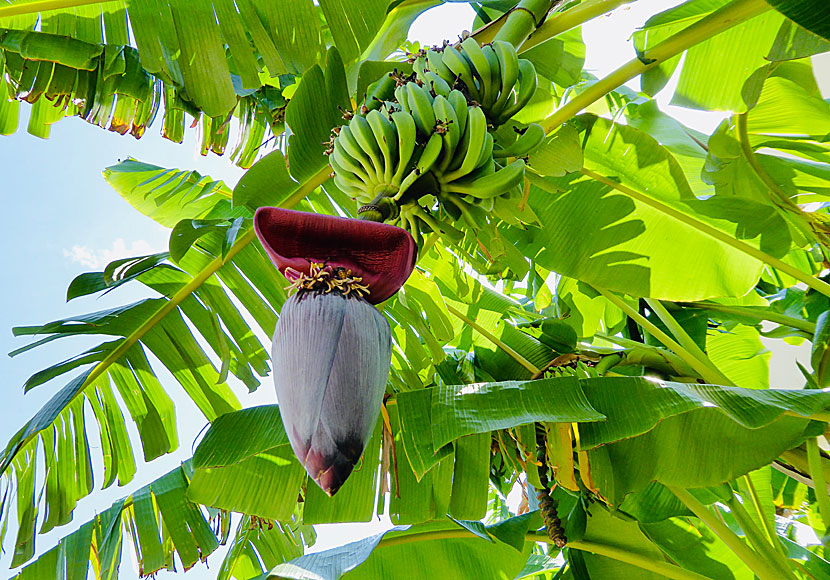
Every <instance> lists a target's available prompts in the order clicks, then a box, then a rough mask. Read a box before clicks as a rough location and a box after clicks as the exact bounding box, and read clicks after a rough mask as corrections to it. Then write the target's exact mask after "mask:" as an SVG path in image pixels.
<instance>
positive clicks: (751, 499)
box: [737, 474, 787, 557]
mask: <svg viewBox="0 0 830 580" xmlns="http://www.w3.org/2000/svg"><path fill="white" fill-rule="evenodd" d="M737 483H738V489H739V490H740V492H741V497H743V499H744V503H745V504H747V505H750V506H752V511H753V512H755V515H756V516H757V517H756V519H757V520H758V521H759V522H761V528H762V529H763V531H764V535H765V536H766V538H767V540H768V541H769V543H770V544H771V545H772V546H773V547H775V549H776V550H777V551H778V553H779V554H781V555H782V556H784V557H786V556H787V552H786V549H785V548H784V546H783V545H781V542H779V541H778V534H777V533H776V531H775V527H774V525H772V524H771V523H770V521H769V520H768V518H766V517H765V516H764V508H763V506H762V505H761V498H760V497H759V496H758V492H757V490H756V489H755V483H753V481H752V478H751V477H749V474H747V475H742V476H741V477H739V478H738V480H737ZM747 511H749V510H747Z"/></svg>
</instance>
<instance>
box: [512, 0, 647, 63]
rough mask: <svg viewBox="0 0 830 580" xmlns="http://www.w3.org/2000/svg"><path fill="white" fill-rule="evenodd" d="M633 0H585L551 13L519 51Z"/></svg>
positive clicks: (537, 44) (528, 48) (633, 0)
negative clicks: (561, 10) (566, 8)
mask: <svg viewBox="0 0 830 580" xmlns="http://www.w3.org/2000/svg"><path fill="white" fill-rule="evenodd" d="M635 1H636V0H587V1H586V2H582V3H581V4H577V5H576V6H574V7H573V8H571V9H569V10H565V11H564V12H558V13H557V14H554V15H551V16H550V17H548V19H547V20H545V21H544V22H543V23H542V25H541V26H540V27H539V28H537V29H536V31H535V32H533V33H532V34H531V35H530V38H528V39H527V40H526V41H525V43H524V44H523V45H522V50H521V52H524V51H527V50H530V49H531V48H533V47H534V46H539V45H540V44H542V43H543V42H546V41H548V40H550V39H551V38H553V37H554V36H558V35H560V34H562V33H563V32H567V31H568V30H571V29H572V28H576V27H577V26H581V25H583V24H585V23H586V22H588V21H589V20H593V19H594V18H596V17H597V16H602V15H603V14H606V13H607V12H611V11H612V10H614V9H615V8H618V7H620V6H622V5H623V4H630V3H631V2H635Z"/></svg>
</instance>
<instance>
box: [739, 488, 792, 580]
mask: <svg viewBox="0 0 830 580" xmlns="http://www.w3.org/2000/svg"><path fill="white" fill-rule="evenodd" d="M745 499H749V498H745ZM726 505H727V506H728V507H729V510H730V511H731V512H732V515H733V516H734V517H735V521H737V522H738V525H739V526H741V529H742V530H743V531H744V535H745V536H746V537H747V539H748V540H749V543H750V544H752V546H753V548H755V551H756V552H757V553H758V554H763V555H765V556H766V557H767V560H768V561H769V562H770V564H772V565H774V566H775V567H776V568H778V569H779V571H780V573H781V575H780V577H781V578H786V579H787V580H796V577H795V576H794V575H793V572H792V570H791V569H790V567H789V564H787V561H786V560H785V559H784V557H783V556H782V555H781V554H780V553H779V552H778V551H777V550H776V549H775V548H774V546H773V545H772V544H771V543H770V542H769V541H767V538H766V537H764V534H763V533H762V532H761V530H760V529H759V528H758V526H756V525H755V522H754V521H753V520H752V517H751V516H750V515H749V512H748V511H747V510H746V508H745V507H744V506H743V505H742V504H741V502H739V501H738V500H737V498H736V497H735V496H734V494H733V495H732V498H731V499H730V500H729V501H728V502H726ZM775 541H776V542H777V540H775Z"/></svg>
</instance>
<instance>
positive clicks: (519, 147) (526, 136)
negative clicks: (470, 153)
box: [493, 123, 545, 159]
mask: <svg viewBox="0 0 830 580" xmlns="http://www.w3.org/2000/svg"><path fill="white" fill-rule="evenodd" d="M544 140H545V130H544V129H543V128H542V126H541V125H539V124H537V123H531V124H530V125H528V126H527V127H525V129H524V132H523V133H521V134H520V135H519V137H518V138H517V139H516V140H515V141H514V142H513V143H511V144H510V145H508V146H507V147H505V148H503V149H494V150H493V157H495V158H496V159H503V158H505V157H524V156H525V155H527V154H528V153H530V152H531V151H533V150H534V149H536V148H537V147H538V146H539V145H540V144H541V143H542V141H544Z"/></svg>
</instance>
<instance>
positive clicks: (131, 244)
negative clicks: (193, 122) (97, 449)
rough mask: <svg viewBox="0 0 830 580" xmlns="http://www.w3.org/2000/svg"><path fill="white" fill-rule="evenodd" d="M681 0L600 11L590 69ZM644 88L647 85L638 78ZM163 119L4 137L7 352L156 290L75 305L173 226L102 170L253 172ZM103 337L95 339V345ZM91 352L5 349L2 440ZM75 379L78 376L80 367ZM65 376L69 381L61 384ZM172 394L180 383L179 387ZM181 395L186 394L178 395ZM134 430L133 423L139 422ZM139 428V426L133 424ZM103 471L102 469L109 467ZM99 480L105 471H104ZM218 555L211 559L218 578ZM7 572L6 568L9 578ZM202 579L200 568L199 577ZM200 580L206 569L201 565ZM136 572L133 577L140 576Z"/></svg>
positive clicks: (451, 15) (443, 12)
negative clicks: (133, 132) (33, 381)
mask: <svg viewBox="0 0 830 580" xmlns="http://www.w3.org/2000/svg"><path fill="white" fill-rule="evenodd" d="M669 4H673V2H665V1H664V0H663V1H660V0H641V2H637V3H636V4H634V5H633V6H632V7H629V8H623V9H620V10H617V11H615V13H614V15H613V16H611V17H606V18H601V19H599V20H598V21H597V22H595V23H593V24H591V25H589V26H586V27H585V31H584V35H585V40H586V43H587V44H588V64H587V68H588V69H589V70H592V72H594V74H597V75H598V76H602V75H603V74H606V73H607V72H609V71H610V70H613V69H614V68H616V67H617V66H619V65H621V64H623V63H624V62H626V61H627V60H629V59H630V58H633V56H634V51H633V47H632V46H631V43H630V42H629V41H628V38H627V36H628V34H630V32H632V31H633V29H634V27H635V26H637V25H640V24H642V23H643V22H644V20H645V18H646V16H647V15H648V14H649V13H650V12H652V11H656V10H658V9H659V7H665V6H666V5H669ZM471 22H472V12H471V10H470V9H469V7H467V6H466V5H463V4H448V5H445V6H444V7H442V8H441V9H440V10H433V11H430V13H428V15H427V16H425V17H423V18H421V19H420V20H419V21H418V22H416V25H415V26H414V27H413V30H412V33H411V37H412V38H413V39H418V40H421V41H422V42H423V43H425V44H433V43H439V42H440V41H441V40H442V39H443V38H454V37H455V36H456V35H457V34H459V33H460V31H461V30H463V29H469V28H470V27H471ZM635 88H636V86H635ZM22 109H23V110H24V113H23V115H22V118H21V125H22V126H25V122H26V120H27V116H28V106H27V105H25V104H24V105H23V107H22ZM684 120H685V122H687V123H689V124H694V125H696V126H698V127H699V128H700V129H701V130H704V131H707V132H708V131H710V130H711V128H712V127H714V125H715V124H716V123H717V121H718V119H717V118H711V117H704V116H701V115H696V114H693V113H684ZM159 125H160V124H159V123H158V122H157V123H156V125H154V126H153V127H151V128H150V129H149V130H148V131H147V135H146V136H145V137H143V138H142V139H141V140H135V139H133V138H132V137H122V136H120V135H118V134H116V133H110V132H107V131H104V130H102V129H99V128H98V127H95V126H92V125H88V124H87V123H85V122H83V121H81V120H79V119H75V118H70V119H65V120H63V121H60V122H59V123H57V124H56V125H54V126H53V128H52V136H51V138H50V139H48V140H41V139H38V138H35V137H32V136H30V135H28V134H27V133H26V132H25V129H23V130H21V131H19V132H18V133H17V134H15V135H13V136H11V137H0V159H2V171H3V182H4V186H5V187H4V191H3V197H4V204H5V207H6V208H7V210H6V213H5V215H6V218H5V220H4V223H3V226H4V228H5V231H6V233H7V237H6V239H7V242H6V251H5V253H6V256H7V257H6V259H5V264H4V268H3V282H4V283H3V284H2V287H0V297H2V301H0V351H2V353H7V352H9V351H11V350H13V349H15V348H19V347H20V346H22V345H24V344H26V342H27V341H26V340H25V339H15V338H13V337H12V335H11V332H10V329H11V328H12V327H13V326H19V325H31V324H38V323H43V322H46V321H50V320H54V319H57V318H62V317H66V316H69V315H72V314H77V313H85V312H90V311H93V310H99V309H103V308H108V307H111V306H114V305H117V304H124V303H127V302H130V301H133V300H136V299H138V298H141V297H144V296H146V295H147V294H146V293H145V292H144V291H142V290H141V288H140V287H139V286H138V285H135V287H134V288H131V287H129V285H128V286H127V287H124V288H122V289H119V290H117V291H115V292H113V293H111V294H109V295H108V296H105V297H103V298H95V297H92V298H82V299H78V300H75V301H73V302H71V303H69V304H67V303H66V302H65V294H66V288H67V286H68V284H69V282H70V281H71V280H72V279H73V278H74V277H75V276H77V275H78V274H80V273H82V272H84V271H89V270H101V269H103V266H104V265H105V264H106V263H107V262H108V261H109V260H110V259H113V258H117V257H123V256H126V255H137V254H143V253H149V252H153V251H163V250H164V249H165V248H166V246H167V240H168V231H167V230H166V229H165V228H162V227H161V226H159V225H158V224H156V223H155V222H153V221H152V220H150V219H149V218H146V217H144V216H143V215H141V214H140V213H138V212H136V211H135V210H133V208H132V207H131V206H129V205H128V204H127V203H126V202H125V201H123V200H122V199H121V198H120V197H119V196H118V195H117V194H115V193H114V192H113V191H112V189H111V188H110V187H109V186H108V185H107V184H106V182H105V181H104V179H103V177H102V175H101V172H102V170H103V169H104V168H105V167H106V166H108V165H112V164H114V163H117V162H118V160H120V159H125V158H127V157H134V158H136V159H139V160H141V161H144V162H148V163H153V164H156V165H160V166H163V167H175V168H181V169H196V170H197V171H199V172H200V173H202V174H207V175H211V176H212V177H214V178H219V179H223V180H225V181H226V183H228V184H229V185H231V186H233V184H235V183H236V181H237V180H238V179H239V177H240V176H241V174H242V170H240V169H238V168H236V167H234V166H233V165H232V164H231V162H230V160H229V159H227V158H224V157H223V158H220V157H216V156H213V155H211V156H209V157H201V156H200V155H198V153H197V152H196V144H195V130H189V131H187V133H186V135H187V137H186V142H185V143H184V144H182V145H178V144H174V143H171V142H169V141H166V140H164V139H162V138H161V137H160V135H159ZM94 342H98V341H90V342H89V344H93V343H94ZM82 348H85V345H84V344H82V343H81V341H69V342H66V343H65V344H64V343H62V341H57V342H55V343H51V344H50V345H47V346H45V347H42V348H39V349H37V350H34V351H31V352H29V353H25V354H23V355H21V356H19V357H16V358H14V359H10V358H8V357H6V356H0V376H2V377H3V379H4V380H3V382H4V384H3V386H2V388H3V401H4V404H3V405H2V407H0V446H3V445H5V442H6V441H8V439H9V438H10V437H11V436H12V435H13V434H14V433H15V432H16V431H17V430H18V429H19V428H20V426H21V425H22V424H23V423H24V422H25V420H27V419H28V418H29V417H31V416H32V415H33V414H34V413H35V412H36V411H37V410H38V409H39V408H40V407H41V406H42V405H43V403H44V402H45V401H46V400H48V398H49V397H50V396H51V395H52V394H53V393H54V392H55V391H56V390H57V389H58V388H59V387H60V386H62V384H64V383H65V380H64V379H59V380H58V381H54V382H52V383H47V384H46V385H42V386H40V387H38V388H36V389H35V390H33V391H32V392H30V393H29V394H27V395H26V396H25V397H24V396H23V394H22V388H21V385H22V384H23V382H24V381H25V380H26V378H28V377H29V376H30V375H31V374H32V373H33V372H35V371H37V370H40V369H42V368H44V367H46V366H48V365H50V364H54V363H55V362H57V361H59V360H62V359H63V358H67V357H69V356H72V355H74V354H77V353H78V352H80V351H81V349H82ZM69 376H74V375H69ZM61 381H63V382H61ZM169 391H170V392H171V394H175V393H176V392H177V391H178V387H176V386H173V387H172V388H170V389H169ZM244 393H245V391H244V389H241V390H239V394H240V398H241V399H242V401H243V403H244V404H246V405H251V404H260V403H262V402H272V401H273V395H272V393H273V390H272V388H271V385H270V380H269V379H266V380H265V381H264V383H263V388H261V389H260V391H259V392H258V393H257V395H256V396H255V397H253V398H251V397H247V396H246V395H245V394H244ZM177 402H178V401H177ZM186 408H187V403H185V404H184V405H183V407H182V408H181V409H180V410H179V417H180V418H181V417H188V415H190V416H191V417H196V418H192V419H188V420H185V421H184V424H183V425H182V431H181V434H180V441H181V448H180V450H179V452H177V453H175V454H171V455H169V456H166V457H165V458H162V459H160V460H157V461H156V462H154V463H153V465H152V467H150V468H149V469H144V470H142V469H141V467H140V466H139V471H138V475H137V477H136V480H135V481H134V482H132V483H131V484H129V485H128V486H127V488H117V487H115V486H113V487H112V488H110V489H109V490H106V491H105V492H96V493H95V495H94V496H93V497H92V498H88V499H87V500H85V501H83V502H82V504H81V507H80V508H79V510H78V512H77V515H76V518H75V521H74V522H73V524H70V525H68V526H64V527H62V528H59V529H58V530H57V531H56V532H53V533H50V534H49V535H47V536H45V537H40V538H38V542H39V544H38V545H39V550H38V553H41V552H42V551H43V549H44V548H48V547H51V546H52V545H54V543H55V542H56V541H57V540H58V539H59V538H60V537H62V536H63V535H65V534H66V533H68V532H70V531H72V530H73V529H74V528H75V527H76V526H77V525H79V524H80V523H82V522H83V521H86V520H87V519H89V517H90V516H91V515H92V514H93V513H94V512H95V511H98V510H101V509H105V508H106V507H108V506H109V505H110V504H111V502H112V501H114V500H115V499H117V498H120V497H122V496H124V495H127V494H129V493H130V492H131V491H133V490H134V489H137V488H138V487H140V486H141V485H144V484H145V483H147V482H149V481H151V480H152V479H154V478H156V477H158V476H159V475H160V474H162V473H164V472H166V471H167V470H169V469H171V468H172V467H174V466H175V465H177V464H178V462H179V461H181V460H182V459H185V458H187V457H189V456H190V455H191V442H192V441H193V439H194V438H195V436H196V434H197V433H198V431H199V430H200V429H201V427H202V426H203V424H204V421H203V420H202V419H201V418H198V416H197V415H196V414H188V413H186V412H183V411H186ZM130 428H131V429H133V426H132V424H130ZM133 432H134V430H133ZM99 473H100V472H99ZM96 482H97V483H100V476H99V477H97V478H96ZM358 533H362V532H358V531H351V532H348V533H346V534H334V535H331V534H329V535H328V537H327V538H326V539H325V541H326V543H327V544H328V545H332V544H339V543H345V542H347V541H351V540H353V539H354V535H355V534H358ZM11 541H12V538H7V539H6V542H5V544H6V547H7V553H6V555H5V556H2V557H0V570H5V569H7V568H8V564H9V561H10V558H9V556H10V554H9V553H8V546H9V545H10V543H11ZM219 561H220V560H219V557H218V556H214V557H212V558H211V559H210V562H211V569H212V572H211V573H210V574H209V576H210V577H212V576H214V575H215V570H216V568H217V567H218V563H219ZM130 569H131V566H130V564H129V563H127V562H126V561H125V562H124V565H123V566H122V572H123V573H124V574H123V577H124V578H130V577H131V573H130V572H129V570H130ZM4 574H5V572H3V571H0V576H2V575H4ZM191 576H193V573H191ZM197 576H198V573H197ZM133 577H134V576H133Z"/></svg>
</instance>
